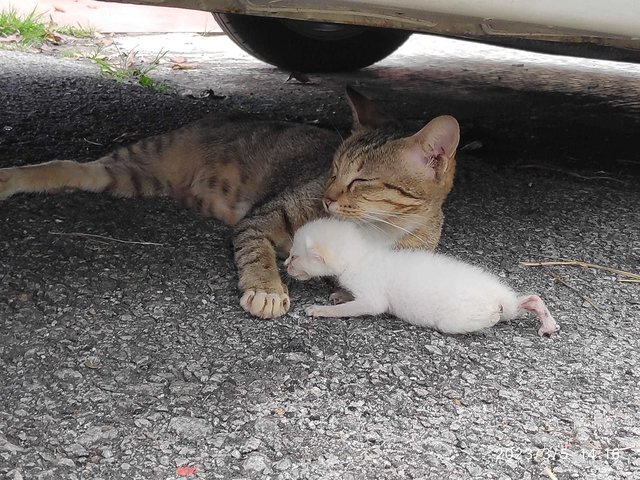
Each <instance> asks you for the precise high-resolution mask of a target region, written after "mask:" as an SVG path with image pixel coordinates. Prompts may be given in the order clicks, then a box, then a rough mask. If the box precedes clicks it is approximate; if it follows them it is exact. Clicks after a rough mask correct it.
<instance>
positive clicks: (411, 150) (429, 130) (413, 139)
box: [405, 115, 460, 180]
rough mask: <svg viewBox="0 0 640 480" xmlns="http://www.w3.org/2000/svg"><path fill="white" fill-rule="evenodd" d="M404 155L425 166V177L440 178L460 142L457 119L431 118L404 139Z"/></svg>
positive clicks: (446, 117) (447, 117)
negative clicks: (420, 128)
mask: <svg viewBox="0 0 640 480" xmlns="http://www.w3.org/2000/svg"><path fill="white" fill-rule="evenodd" d="M406 142H407V148H406V151H405V154H406V156H407V157H408V159H409V160H410V161H412V162H415V163H419V164H421V165H424V166H425V167H426V169H427V170H426V173H427V177H428V178H429V179H431V180H440V179H441V178H442V177H443V175H444V174H445V173H446V172H447V169H448V168H449V166H450V163H451V159H452V158H453V157H454V155H455V154H456V148H458V143H459V142H460V126H459V125H458V121H457V120H456V119H455V118H453V117H451V116H449V115H442V116H440V117H436V118H434V119H433V120H431V121H430V122H429V123H427V125H426V126H425V127H424V128H423V129H422V130H420V131H419V132H418V133H416V134H415V135H412V136H410V137H408V138H407V139H406Z"/></svg>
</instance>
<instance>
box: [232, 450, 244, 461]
mask: <svg viewBox="0 0 640 480" xmlns="http://www.w3.org/2000/svg"><path fill="white" fill-rule="evenodd" d="M231 456H232V457H233V458H236V459H237V458H241V457H242V454H241V453H240V450H238V449H237V448H234V449H233V450H232V451H231Z"/></svg>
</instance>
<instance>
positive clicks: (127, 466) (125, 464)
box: [120, 463, 131, 470]
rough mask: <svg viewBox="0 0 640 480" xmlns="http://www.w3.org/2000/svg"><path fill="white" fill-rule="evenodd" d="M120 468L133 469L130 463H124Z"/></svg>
mask: <svg viewBox="0 0 640 480" xmlns="http://www.w3.org/2000/svg"><path fill="white" fill-rule="evenodd" d="M120 468H121V469H122V470H130V469H131V465H130V464H128V463H123V464H122V465H120Z"/></svg>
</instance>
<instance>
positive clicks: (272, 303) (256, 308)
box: [240, 290, 291, 318]
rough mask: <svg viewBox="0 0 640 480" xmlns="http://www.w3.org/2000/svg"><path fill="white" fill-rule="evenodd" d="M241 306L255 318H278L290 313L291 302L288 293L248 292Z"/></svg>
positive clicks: (241, 300) (243, 296)
mask: <svg viewBox="0 0 640 480" xmlns="http://www.w3.org/2000/svg"><path fill="white" fill-rule="evenodd" d="M240 306H241V307H242V308H244V310H245V311H246V312H249V313H250V314H251V315H253V316H254V317H260V318H277V317H281V316H282V315H284V314H285V313H287V312H288V311H289V307H290V306H291V302H290V301H289V295H287V294H286V293H270V292H265V291H264V290H247V291H245V292H244V294H243V295H242V298H241V299H240Z"/></svg>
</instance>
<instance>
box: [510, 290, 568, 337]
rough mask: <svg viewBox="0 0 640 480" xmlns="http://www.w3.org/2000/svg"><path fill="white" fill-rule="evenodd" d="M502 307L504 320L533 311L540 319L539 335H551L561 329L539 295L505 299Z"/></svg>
mask: <svg viewBox="0 0 640 480" xmlns="http://www.w3.org/2000/svg"><path fill="white" fill-rule="evenodd" d="M501 307H502V309H503V310H502V320H511V319H514V318H520V317H524V316H525V315H526V314H527V312H530V313H533V314H534V315H535V316H536V317H537V318H538V320H539V321H540V328H538V335H540V336H544V335H547V336H550V335H553V334H554V333H556V332H557V331H558V330H560V326H559V325H558V324H557V323H556V321H555V320H554V318H553V317H552V316H551V313H550V312H549V309H548V308H547V306H546V305H545V303H544V302H543V301H542V299H541V298H540V297H539V296H538V295H523V296H521V297H517V298H515V296H514V297H513V298H510V299H508V300H506V301H504V302H503V303H502V305H501Z"/></svg>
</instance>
